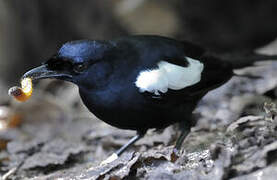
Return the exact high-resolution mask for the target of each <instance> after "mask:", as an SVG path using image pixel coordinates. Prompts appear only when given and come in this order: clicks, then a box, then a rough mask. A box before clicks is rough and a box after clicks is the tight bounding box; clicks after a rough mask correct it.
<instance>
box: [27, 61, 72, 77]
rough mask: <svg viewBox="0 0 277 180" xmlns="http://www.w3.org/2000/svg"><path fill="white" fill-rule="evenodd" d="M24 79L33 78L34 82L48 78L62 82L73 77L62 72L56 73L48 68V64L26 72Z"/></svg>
mask: <svg viewBox="0 0 277 180" xmlns="http://www.w3.org/2000/svg"><path fill="white" fill-rule="evenodd" d="M23 78H31V79H32V80H39V79H46V78H55V79H61V80H71V79H72V75H70V74H67V73H65V72H62V71H54V70H50V69H49V68H47V64H43V65H41V66H39V67H36V68H34V69H32V70H30V71H28V72H26V73H25V74H24V75H23V76H22V79H23Z"/></svg>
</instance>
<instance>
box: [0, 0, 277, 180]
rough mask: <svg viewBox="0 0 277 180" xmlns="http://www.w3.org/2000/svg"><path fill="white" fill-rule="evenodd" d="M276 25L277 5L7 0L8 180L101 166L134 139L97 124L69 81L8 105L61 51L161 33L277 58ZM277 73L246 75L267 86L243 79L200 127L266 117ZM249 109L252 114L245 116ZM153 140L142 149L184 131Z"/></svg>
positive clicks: (2, 85) (2, 25) (200, 0)
mask: <svg viewBox="0 0 277 180" xmlns="http://www.w3.org/2000/svg"><path fill="white" fill-rule="evenodd" d="M276 20H277V1H276V0H267V1H262V0H225V1H223V0H170V1H168V0H116V1H115V0H114V1H112V0H94V1H92V0H81V1H76V0H47V1H45V0H28V1H23V0H0V174H1V173H6V172H8V170H10V169H12V168H13V167H20V170H19V172H18V173H17V176H18V177H25V176H27V177H32V176H33V175H34V174H35V175H38V174H48V173H53V172H55V170H56V169H55V168H56V167H58V169H59V168H61V169H62V168H65V167H64V165H66V168H68V167H73V166H76V164H82V163H85V162H92V161H93V162H95V161H96V160H101V159H103V158H104V157H107V155H108V154H110V153H111V152H113V151H114V150H115V149H117V148H118V147H120V146H121V145H122V144H124V143H125V142H127V140H128V139H129V138H130V137H132V136H133V135H134V132H130V131H124V133H123V132H122V131H119V130H118V129H115V128H112V127H110V126H108V125H106V124H104V123H102V122H101V121H98V120H96V118H95V117H93V116H92V115H91V114H90V113H88V111H87V110H86V108H84V107H83V106H82V103H81V102H80V99H79V95H78V90H77V89H76V87H75V86H72V85H70V84H68V83H63V82H61V81H47V80H45V81H42V82H40V83H39V84H38V85H37V87H36V88H35V90H34V95H33V97H32V98H31V100H30V101H29V102H27V103H24V104H19V103H16V102H14V100H12V99H11V98H10V97H8V95H7V91H8V88H9V87H10V86H12V85H17V84H18V83H19V78H20V77H21V75H22V74H23V73H24V72H26V71H27V70H29V69H31V68H32V67H34V66H37V65H39V64H40V63H41V62H43V61H44V60H46V59H47V58H48V57H50V56H51V55H53V54H54V53H55V52H56V50H57V49H58V48H59V47H60V46H61V45H62V44H63V43H65V42H67V41H71V40H77V39H97V40H98V39H111V38H115V37H119V36H126V35H131V34H155V35H164V36H168V37H173V38H177V39H180V40H187V41H191V42H193V43H194V44H198V45H200V46H202V47H204V48H206V49H207V50H209V51H210V52H212V53H213V54H215V55H217V56H218V57H222V58H225V59H228V60H233V59H235V58H238V57H239V59H242V60H243V59H244V57H248V55H249V54H252V53H253V52H256V51H259V52H260V53H265V54H268V55H270V54H275V55H276V54H277V43H276V41H275V39H276V38H277V23H276V22H277V21H276ZM267 47H269V48H267ZM276 67H277V65H276V63H275V65H274V64H273V63H269V64H267V65H266V66H264V67H263V68H262V69H259V70H256V71H251V70H247V72H248V73H250V74H251V73H252V74H253V75H262V76H263V77H264V79H259V80H251V81H250V80H249V79H240V80H238V79H235V80H233V81H232V82H231V83H229V84H227V85H226V86H225V88H224V87H223V88H220V90H218V91H215V92H214V93H213V94H212V93H211V95H210V96H209V97H208V98H207V100H206V101H205V100H204V101H203V102H202V103H200V110H199V112H200V114H201V116H200V117H199V119H200V122H204V123H203V124H202V125H203V126H205V128H209V129H210V128H211V129H213V128H216V127H218V124H223V125H226V124H228V123H230V122H231V121H232V120H234V119H235V118H238V117H240V116H241V115H247V114H249V113H250V114H253V113H256V114H259V113H257V111H256V109H257V107H258V109H259V110H261V109H262V108H261V106H260V104H262V103H263V102H264V101H266V100H269V99H271V100H272V101H273V100H275V101H276V94H277V93H276V84H277V82H276V76H277V74H276ZM242 92H243V93H244V94H247V95H248V96H247V97H245V96H244V95H241V93H242ZM242 96H243V97H242ZM257 96H258V98H256V97H257ZM219 98H221V100H222V101H221V103H218V99H219ZM253 104H254V105H253ZM248 106H249V107H250V109H249V108H248V110H249V111H248V112H246V111H243V109H244V108H245V107H248ZM259 112H260V111H259ZM201 119H202V121H201ZM22 122H24V123H22ZM209 122H212V123H209ZM200 124H201V123H200ZM7 129H8V130H7ZM174 132H175V133H174ZM154 134H155V133H154ZM202 137H203V136H202ZM149 139H151V140H152V141H146V140H145V141H143V140H142V141H140V143H139V145H140V146H139V147H136V148H137V149H140V150H141V149H142V150H146V149H147V148H149V147H152V146H153V145H154V144H155V145H157V144H163V145H172V144H174V141H175V139H176V130H169V131H165V133H164V134H161V135H157V136H156V137H155V136H154V137H153V134H152V136H151V138H149ZM194 142H195V141H194ZM57 144H58V145H59V147H60V148H59V149H58V150H57V149H55V148H54V147H57ZM41 147H43V148H44V149H43V148H41ZM76 147H78V148H76ZM34 149H35V150H34ZM37 149H39V151H38V153H36V150H37ZM53 149H54V150H53ZM2 150H3V151H2ZM52 151H55V152H52ZM22 152H23V153H22ZM51 153H52V155H53V156H51V158H52V159H51V158H50V157H49V154H51ZM80 154H81V155H82V156H80ZM36 155H37V156H36ZM55 155H57V157H56V156H55ZM55 157H56V158H55ZM72 157H73V158H72ZM44 159H45V161H44V162H43V160H44ZM57 159H58V160H57ZM22 162H23V163H22ZM53 164H54V165H53ZM49 165H51V166H49ZM45 167H47V168H46V169H47V172H45V171H46V170H45ZM53 167H54V169H53ZM43 168H44V169H43ZM51 168H52V169H51ZM34 169H35V170H34ZM34 171H35V172H34ZM18 177H17V178H18ZM19 179H20V178H19Z"/></svg>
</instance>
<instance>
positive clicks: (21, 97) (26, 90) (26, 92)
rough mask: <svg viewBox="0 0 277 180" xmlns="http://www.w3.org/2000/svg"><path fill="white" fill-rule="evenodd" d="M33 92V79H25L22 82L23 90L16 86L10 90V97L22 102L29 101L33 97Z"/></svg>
mask: <svg viewBox="0 0 277 180" xmlns="http://www.w3.org/2000/svg"><path fill="white" fill-rule="evenodd" d="M32 92H33V85H32V79H31V78H24V79H23V80H22V81H21V88H20V87H17V86H15V87H12V88H10V89H9V95H10V96H13V97H14V98H15V99H16V100H18V101H21V102H24V101H27V100H28V99H29V98H30V97H31V95H32Z"/></svg>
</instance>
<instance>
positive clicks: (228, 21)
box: [0, 0, 277, 84]
mask: <svg viewBox="0 0 277 180" xmlns="http://www.w3.org/2000/svg"><path fill="white" fill-rule="evenodd" d="M276 17H277V2H276V1H275V0H267V1H261V0H243V1H242V0H232V1H228V0H226V1H221V0H209V1H204V0H184V1H179V0H171V1H166V0H148V1H146V0H132V1H128V0H118V1H109V0H101V1H100V0H96V1H90V0H83V1H74V0H60V1H56V0H48V1H43V0H29V1H22V0H1V1H0V77H1V79H4V80H5V81H6V82H8V84H11V83H14V82H15V81H16V80H17V79H18V78H19V77H20V75H22V73H24V72H25V71H26V70H28V69H30V68H31V67H33V66H35V65H38V64H39V63H40V62H42V61H44V60H45V59H46V58H47V57H49V56H51V55H52V54H53V53H55V51H56V50H57V49H58V48H59V47H60V46H61V44H63V43H64V42H66V41H70V40H76V39H109V38H113V37H118V36H123V35H128V34H159V35H165V36H169V37H175V38H178V39H184V40H189V41H191V42H193V43H195V44H199V45H201V46H203V47H205V48H207V49H209V50H212V51H214V52H217V53H218V52H219V53H226V52H228V53H229V52H234V51H235V52H248V51H252V50H253V49H255V48H257V47H260V46H262V45H265V44H267V43H269V42H271V41H272V40H274V39H275V38H276V36H277V23H276Z"/></svg>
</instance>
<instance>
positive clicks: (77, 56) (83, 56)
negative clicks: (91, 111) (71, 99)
mask: <svg viewBox="0 0 277 180" xmlns="http://www.w3.org/2000/svg"><path fill="white" fill-rule="evenodd" d="M112 49H113V45H112V44H111V43H110V42H106V41H89V40H82V41H72V42H68V43H65V44H64V45H63V46H62V47H61V48H60V49H59V50H58V52H57V53H56V54H55V55H54V56H52V57H51V58H50V59H48V60H47V61H46V62H44V63H43V64H42V65H41V66H39V67H36V68H34V69H32V70H30V71H28V72H26V73H25V74H24V75H23V76H22V78H31V79H32V80H39V79H46V78H54V79H60V80H65V81H70V82H73V83H75V84H77V85H78V86H86V88H91V87H93V86H97V85H98V86H101V78H105V77H107V75H108V74H109V73H110V71H111V67H110V65H109V63H107V61H106V60H107V59H108V56H109V54H110V53H109V52H110V51H111V50H112ZM95 82H98V83H95ZM102 82H104V81H102Z"/></svg>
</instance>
